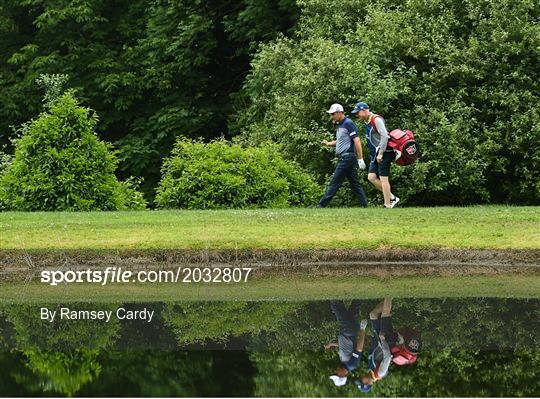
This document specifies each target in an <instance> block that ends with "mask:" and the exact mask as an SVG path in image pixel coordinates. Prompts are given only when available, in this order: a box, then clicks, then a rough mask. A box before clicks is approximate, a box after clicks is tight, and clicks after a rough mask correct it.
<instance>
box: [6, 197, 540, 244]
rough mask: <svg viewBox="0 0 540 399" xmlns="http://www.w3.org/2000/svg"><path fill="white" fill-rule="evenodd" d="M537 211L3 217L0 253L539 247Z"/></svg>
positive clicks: (287, 211) (499, 208)
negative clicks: (7, 251)
mask: <svg viewBox="0 0 540 399" xmlns="http://www.w3.org/2000/svg"><path fill="white" fill-rule="evenodd" d="M539 226H540V207H509V206H474V207H439V208H396V209H392V210H385V209H380V208H368V209H359V208H350V209H347V208H339V209H337V208H336V209H332V208H330V209H328V208H327V209H278V210H276V209H266V210H219V211H185V210H176V211H139V212H36V213H22V212H3V213H0V232H1V235H0V251H1V250H15V251H34V250H37V251H40V250H45V251H47V250H63V249H66V250H68V249H71V250H77V249H89V250H146V249H158V250H159V249H180V250H183V249H185V250H198V249H209V250H231V249H233V250H234V249H239V250H242V249H268V250H274V249H358V248H362V249H392V248H413V249H433V248H446V249H498V250H506V249H518V250H530V249H533V250H534V249H539V248H540V227H539Z"/></svg>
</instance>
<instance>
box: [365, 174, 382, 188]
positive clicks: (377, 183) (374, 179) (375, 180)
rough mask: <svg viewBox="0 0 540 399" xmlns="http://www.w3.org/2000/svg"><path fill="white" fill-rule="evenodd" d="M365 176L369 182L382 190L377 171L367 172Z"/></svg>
mask: <svg viewBox="0 0 540 399" xmlns="http://www.w3.org/2000/svg"><path fill="white" fill-rule="evenodd" d="M367 178H368V180H369V182H370V183H371V184H373V185H374V186H375V188H376V189H377V190H379V191H382V185H381V179H379V178H378V177H377V173H369V174H368V175H367Z"/></svg>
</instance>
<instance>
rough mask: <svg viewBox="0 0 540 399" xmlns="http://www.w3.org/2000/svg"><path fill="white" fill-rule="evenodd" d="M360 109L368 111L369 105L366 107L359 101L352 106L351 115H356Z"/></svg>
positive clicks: (365, 104)
mask: <svg viewBox="0 0 540 399" xmlns="http://www.w3.org/2000/svg"><path fill="white" fill-rule="evenodd" d="M362 109H369V105H367V103H365V102H363V101H359V102H357V103H356V105H355V106H354V109H353V110H352V113H353V114H356V113H358V111H360V110H362Z"/></svg>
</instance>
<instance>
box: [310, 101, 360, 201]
mask: <svg viewBox="0 0 540 399" xmlns="http://www.w3.org/2000/svg"><path fill="white" fill-rule="evenodd" d="M326 112H327V113H329V114H331V115H332V119H333V120H334V123H335V124H336V125H337V130H336V139H335V140H333V141H327V140H323V141H322V143H321V144H323V145H325V146H328V147H336V155H337V156H338V163H337V166H336V170H335V171H334V174H333V176H332V180H330V184H329V185H328V189H327V190H326V192H325V193H324V195H323V197H322V198H321V200H320V201H319V204H318V205H317V208H324V207H325V206H326V205H328V203H329V202H330V200H331V199H332V197H333V196H334V195H335V194H336V192H337V191H338V190H339V188H340V187H341V184H342V183H343V180H344V179H345V177H346V178H347V179H348V180H349V183H350V184H351V188H352V190H353V192H354V194H355V195H356V197H357V198H358V202H359V203H360V206H361V207H366V206H367V199H366V193H365V192H364V189H363V188H362V186H361V185H360V180H359V179H358V173H357V171H356V168H357V167H359V168H360V169H365V168H366V164H365V163H364V159H363V157H362V143H361V142H360V137H358V128H357V127H356V125H355V124H354V123H353V121H351V120H350V119H349V118H347V117H346V116H345V113H344V110H343V107H342V106H341V105H340V104H332V106H331V107H330V109H329V110H328V111H326ZM357 165H358V166H357Z"/></svg>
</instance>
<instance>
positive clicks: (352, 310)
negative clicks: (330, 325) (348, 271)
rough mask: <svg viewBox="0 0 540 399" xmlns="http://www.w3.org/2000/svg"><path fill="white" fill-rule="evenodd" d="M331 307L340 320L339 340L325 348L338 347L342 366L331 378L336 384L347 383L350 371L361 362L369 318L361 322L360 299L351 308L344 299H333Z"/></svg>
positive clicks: (354, 301) (353, 302)
mask: <svg viewBox="0 0 540 399" xmlns="http://www.w3.org/2000/svg"><path fill="white" fill-rule="evenodd" d="M330 307H331V308H332V312H333V313H334V315H335V316H336V319H337V321H338V322H339V335H338V342H337V343H335V342H333V343H329V344H326V345H325V346H324V348H325V349H329V348H335V347H337V348H338V351H339V360H340V362H341V364H340V366H339V367H338V368H337V369H336V371H335V375H332V376H330V379H331V380H332V381H333V382H334V384H335V385H336V386H338V387H339V386H342V385H345V383H346V382H347V376H348V375H349V372H351V371H353V370H354V369H356V368H357V367H358V365H359V364H360V357H361V354H362V347H363V346H364V338H365V335H366V326H367V320H362V322H361V323H360V322H359V320H358V319H359V314H360V301H359V300H358V299H355V300H353V301H352V303H351V306H350V307H349V309H347V308H346V307H345V304H344V303H343V301H331V302H330Z"/></svg>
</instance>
